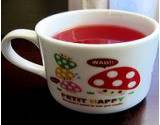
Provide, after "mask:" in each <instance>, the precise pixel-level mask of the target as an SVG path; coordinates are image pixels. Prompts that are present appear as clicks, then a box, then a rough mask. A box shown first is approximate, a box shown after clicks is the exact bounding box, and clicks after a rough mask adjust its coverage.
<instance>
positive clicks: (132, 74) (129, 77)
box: [126, 71, 135, 79]
mask: <svg viewBox="0 0 160 125" xmlns="http://www.w3.org/2000/svg"><path fill="white" fill-rule="evenodd" d="M134 76H135V72H133V71H131V72H129V73H127V74H126V78H127V79H131V78H133V77H134Z"/></svg>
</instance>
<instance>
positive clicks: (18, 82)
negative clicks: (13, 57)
mask: <svg viewBox="0 0 160 125" xmlns="http://www.w3.org/2000/svg"><path fill="white" fill-rule="evenodd" d="M67 8H68V5H67V0H2V37H3V35H5V34H6V33H7V32H9V31H11V30H13V29H17V28H27V29H34V26H35V24H36V23H37V22H38V21H39V20H40V19H42V18H44V17H46V16H49V15H51V14H54V13H58V12H62V11H66V10H67ZM12 45H13V48H15V49H16V52H17V53H19V54H20V55H22V56H23V57H25V58H26V59H28V60H31V61H34V62H36V63H39V64H41V56H40V52H39V50H38V49H37V48H36V47H34V46H33V45H32V44H31V43H29V42H27V41H25V40H22V39H15V40H14V41H13V44H12ZM1 64H2V124H3V125H31V124H35V125H37V124H39V123H40V124H44V125H48V124H53V125H54V124H64V123H65V124H77V123H82V124H86V121H88V122H90V123H91V124H92V123H94V122H95V123H97V124H104V123H105V124H106V125H158V108H159V107H158V105H159V104H158V59H157V61H156V64H155V67H154V71H153V78H152V86H151V90H150V92H149V94H148V96H147V98H146V99H145V100H143V102H141V103H140V104H139V105H137V106H135V107H133V108H131V109H129V110H126V111H124V112H120V113H115V114H109V115H89V114H83V113H79V112H75V111H71V110H69V109H66V108H64V107H63V106H61V105H60V104H58V103H57V102H56V101H55V100H54V99H53V97H52V96H51V94H50V92H49V90H48V87H47V82H46V80H45V79H43V78H41V77H39V76H37V75H34V74H32V73H29V72H27V71H24V70H21V69H19V68H17V67H16V66H14V65H13V64H11V63H10V62H8V61H7V60H6V59H5V58H4V57H3V56H2V61H1Z"/></svg>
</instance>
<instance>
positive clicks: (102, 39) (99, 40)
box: [53, 25, 145, 44]
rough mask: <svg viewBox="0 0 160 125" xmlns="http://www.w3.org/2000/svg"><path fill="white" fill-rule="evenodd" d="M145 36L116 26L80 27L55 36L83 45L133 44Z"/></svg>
mask: <svg viewBox="0 0 160 125" xmlns="http://www.w3.org/2000/svg"><path fill="white" fill-rule="evenodd" d="M143 37H145V35H144V34H143V33H141V32H139V31H136V30H134V29H130V28H127V27H121V26H115V25H90V26H80V27H75V28H72V29H68V30H65V31H62V32H60V33H58V34H56V35H54V36H53V38H56V39H58V40H63V41H66V42H73V43H83V44H114V43H123V42H131V41H133V40H137V39H141V38H143Z"/></svg>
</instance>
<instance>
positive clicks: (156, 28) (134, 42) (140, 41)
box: [35, 9, 159, 48]
mask: <svg viewBox="0 0 160 125" xmlns="http://www.w3.org/2000/svg"><path fill="white" fill-rule="evenodd" d="M91 11H92V12H109V13H116V14H125V15H131V16H136V17H141V18H144V19H145V20H148V21H149V23H150V24H152V25H153V26H154V30H153V31H152V32H151V34H149V35H146V36H145V37H143V38H140V39H137V40H132V41H127V42H121V43H114V44H113V43H109V44H85V43H74V42H67V41H64V40H58V39H55V38H52V37H50V36H47V35H44V34H42V33H41V32H40V31H39V27H41V23H42V22H43V21H46V20H48V19H49V18H51V17H56V16H60V15H64V14H66V15H67V14H75V13H77V14H78V13H87V12H91ZM35 31H36V33H37V34H38V36H41V37H42V38H43V39H45V40H47V41H49V42H51V43H54V44H57V45H62V46H72V47H78V48H84V47H87V48H104V47H109V48H110V47H122V46H123V47H124V46H125V47H128V46H134V45H138V44H143V43H145V42H147V41H148V40H149V39H152V38H153V37H154V36H155V35H156V34H157V33H158V31H159V24H158V22H157V21H156V20H154V19H152V18H150V17H147V16H144V15H142V14H138V13H134V12H128V11H122V10H113V9H112V10H107V9H86V10H73V11H65V12H61V13H57V14H54V15H51V16H48V17H46V18H44V19H42V20H40V21H39V22H38V23H37V24H36V26H35Z"/></svg>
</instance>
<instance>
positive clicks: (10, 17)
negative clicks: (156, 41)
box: [2, 0, 159, 35]
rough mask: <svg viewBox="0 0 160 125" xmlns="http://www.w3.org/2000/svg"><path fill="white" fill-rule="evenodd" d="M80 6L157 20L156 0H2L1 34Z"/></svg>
mask: <svg viewBox="0 0 160 125" xmlns="http://www.w3.org/2000/svg"><path fill="white" fill-rule="evenodd" d="M86 4H87V5H86ZM82 8H110V9H119V10H126V11H133V12H138V13H141V14H144V15H148V16H151V17H153V18H155V19H157V20H158V8H159V7H158V0H2V35H4V34H6V33H7V32H9V31H11V30H13V29H17V28H28V29H34V26H35V24H36V23H37V22H38V21H39V20H40V19H42V18H44V17H46V16H49V15H52V14H55V13H58V12H62V11H67V10H76V9H82Z"/></svg>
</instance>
